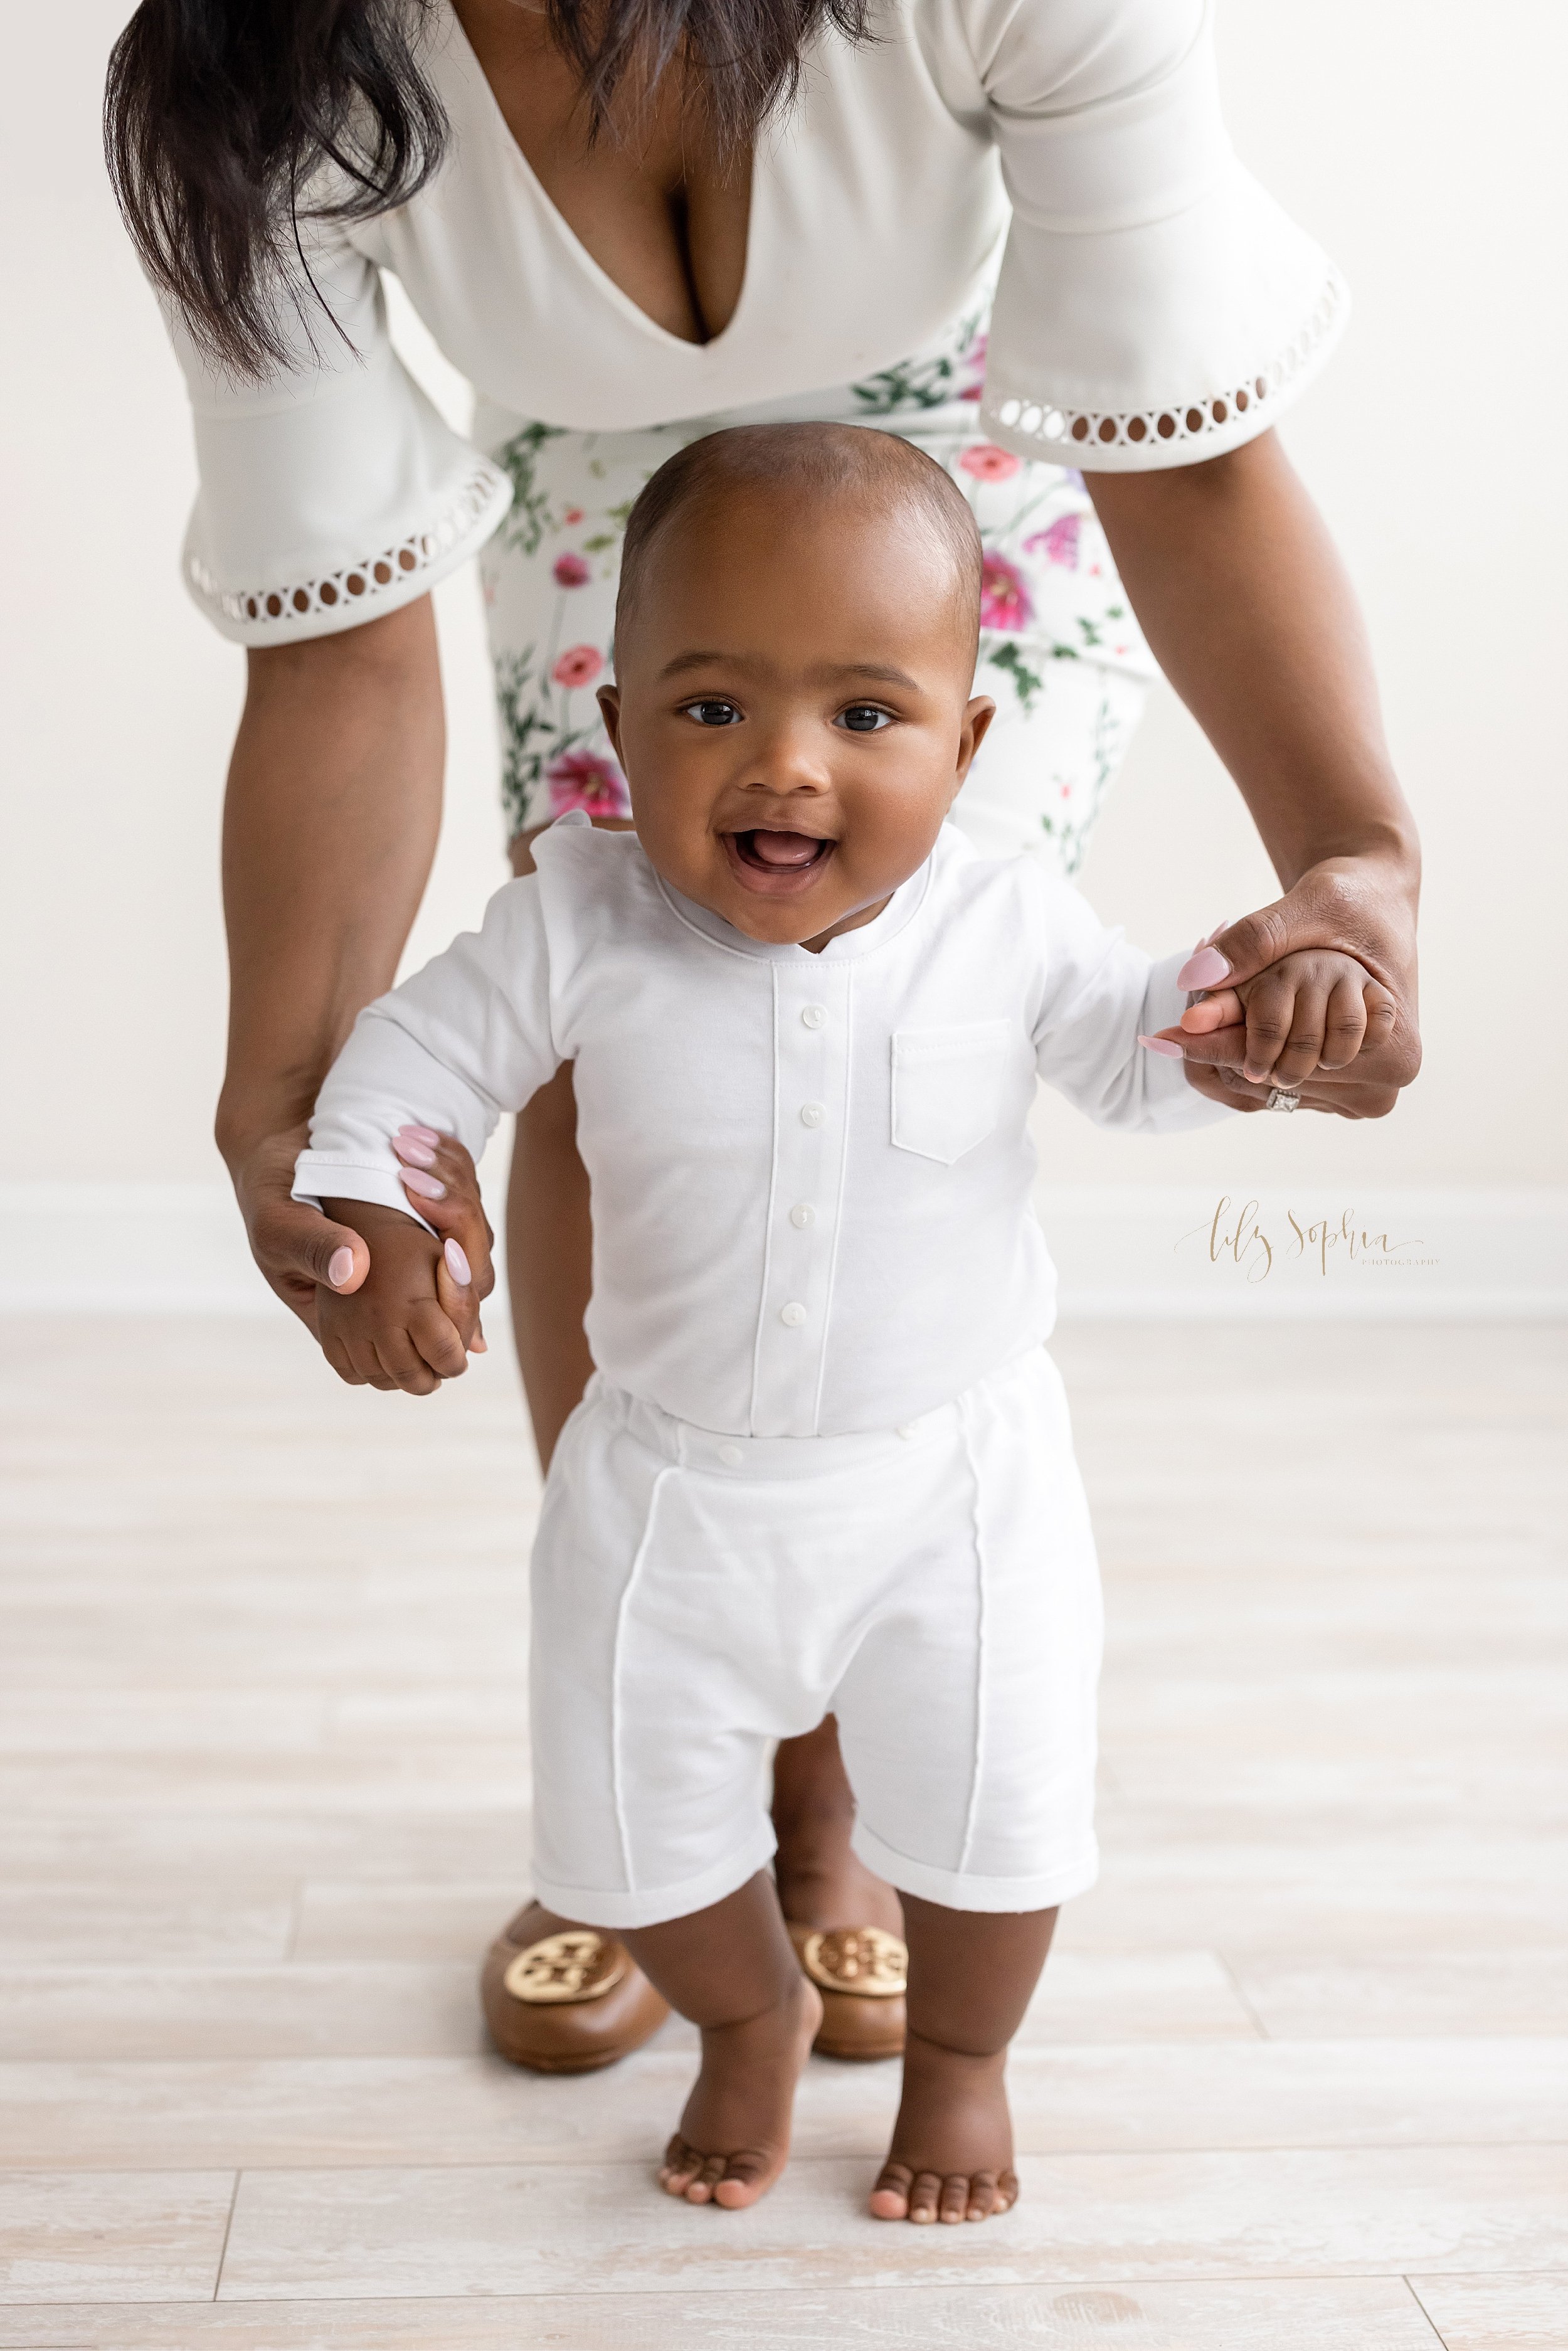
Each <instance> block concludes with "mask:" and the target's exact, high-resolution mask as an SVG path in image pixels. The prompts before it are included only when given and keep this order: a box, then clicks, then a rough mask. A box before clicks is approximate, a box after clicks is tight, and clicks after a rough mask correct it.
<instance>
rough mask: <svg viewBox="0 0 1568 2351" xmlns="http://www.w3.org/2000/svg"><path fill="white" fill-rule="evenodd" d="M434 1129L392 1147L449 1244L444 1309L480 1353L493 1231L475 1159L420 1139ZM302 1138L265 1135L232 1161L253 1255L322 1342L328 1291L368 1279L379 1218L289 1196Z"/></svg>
mask: <svg viewBox="0 0 1568 2351" xmlns="http://www.w3.org/2000/svg"><path fill="white" fill-rule="evenodd" d="M430 1131H431V1130H428V1129H425V1128H409V1129H407V1130H405V1132H404V1134H403V1135H402V1136H400V1137H398V1138H395V1147H396V1148H397V1150H398V1153H399V1156H400V1157H405V1159H406V1166H405V1173H404V1178H403V1180H404V1182H405V1184H407V1185H408V1186H409V1192H410V1201H409V1205H410V1207H412V1208H413V1209H414V1211H415V1212H416V1213H417V1214H418V1215H420V1216H422V1217H423V1218H424V1220H425V1222H426V1223H427V1224H429V1225H434V1228H435V1230H436V1233H437V1235H438V1237H439V1238H440V1239H441V1241H442V1242H443V1244H444V1248H443V1251H442V1264H441V1267H440V1269H439V1270H438V1273H437V1277H436V1289H437V1295H438V1297H439V1299H440V1303H441V1307H442V1311H444V1313H445V1314H446V1315H447V1316H448V1317H449V1319H450V1320H451V1322H453V1324H454V1325H455V1328H456V1330H457V1331H458V1332H459V1334H460V1335H461V1337H462V1340H463V1344H464V1346H465V1349H466V1350H467V1352H468V1353H472V1354H483V1353H484V1352H485V1336H484V1332H483V1330H482V1329H481V1327H480V1322H479V1304H480V1301H481V1300H482V1299H486V1298H488V1296H489V1294H490V1292H491V1290H493V1289H494V1288H495V1286H496V1272H495V1265H494V1262H493V1256H492V1251H493V1247H494V1235H493V1234H492V1232H491V1230H490V1224H489V1219H488V1218H487V1217H486V1214H485V1209H484V1204H483V1202H482V1201H481V1199H480V1197H479V1182H478V1177H477V1176H476V1174H475V1170H474V1162H473V1160H472V1159H471V1158H470V1157H469V1155H468V1153H467V1152H466V1151H465V1149H464V1147H463V1145H462V1144H460V1143H458V1142H455V1140H454V1138H453V1137H452V1136H451V1135H439V1136H437V1137H436V1140H435V1144H434V1146H432V1145H429V1144H426V1143H425V1141H424V1139H423V1138H424V1136H425V1135H426V1134H428V1133H429V1132H430ZM305 1143H306V1134H305V1130H304V1129H303V1128H300V1129H298V1130H297V1131H296V1132H294V1133H292V1134H277V1135H267V1136H266V1137H265V1138H264V1139H263V1140H262V1141H261V1142H260V1143H258V1144H256V1145H255V1146H254V1147H253V1148H252V1149H251V1150H249V1151H248V1152H246V1154H245V1155H243V1157H233V1158H231V1160H230V1172H231V1174H232V1175H233V1177H234V1186H235V1196H236V1197H237V1199H238V1201H239V1206H240V1213H241V1214H242V1215H243V1217H245V1222H246V1233H247V1234H248V1236H249V1238H250V1247H251V1254H252V1256H253V1257H254V1258H255V1259H256V1263H257V1265H258V1266H259V1267H260V1268H261V1270H262V1272H263V1273H264V1274H265V1275H266V1277H267V1281H268V1282H269V1284H270V1285H271V1287H272V1288H273V1290H276V1291H277V1295H278V1297H279V1298H281V1299H282V1301H283V1302H284V1304H285V1305H286V1306H287V1307H289V1308H290V1309H291V1310H292V1311H293V1312H294V1313H296V1314H298V1317H299V1320H300V1321H301V1322H303V1323H304V1324H305V1327H306V1329H307V1330H308V1331H309V1332H310V1333H311V1335H312V1336H313V1337H314V1338H316V1339H318V1340H319V1339H320V1337H321V1323H320V1317H319V1305H320V1301H321V1295H322V1293H323V1292H328V1293H331V1292H335V1293H336V1294H337V1295H338V1296H339V1297H340V1298H351V1297H352V1296H353V1295H354V1293H355V1292H356V1291H357V1290H361V1289H362V1288H363V1286H364V1283H365V1281H366V1280H367V1279H368V1278H369V1275H370V1270H371V1244H370V1241H369V1240H368V1239H367V1238H366V1233H367V1232H368V1230H369V1228H370V1225H371V1221H372V1219H371V1216H370V1214H369V1213H368V1212H367V1214H366V1216H365V1217H362V1218H361V1217H360V1215H359V1212H358V1210H357V1209H356V1208H355V1207H353V1206H352V1205H351V1204H349V1203H343V1204H340V1214H339V1215H338V1216H335V1217H328V1216H323V1215H322V1214H321V1212H320V1210H319V1209H318V1208H312V1207H308V1206H307V1204H306V1203H305V1202H304V1201H303V1200H296V1199H294V1198H292V1197H291V1196H290V1194H291V1190H292V1186H293V1183H294V1162H295V1160H296V1159H297V1158H298V1155H299V1153H300V1152H301V1151H303V1149H304V1148H305ZM410 1150H412V1151H413V1152H414V1153H419V1154H424V1156H423V1158H421V1159H420V1160H418V1161H417V1162H416V1161H415V1160H414V1159H413V1158H407V1153H408V1151H410ZM430 1184H434V1185H436V1186H439V1187H440V1188H439V1190H438V1191H437V1192H435V1193H431V1192H429V1191H428V1190H426V1189H424V1188H423V1186H428V1185H430ZM381 1213H382V1215H391V1214H392V1213H393V1212H392V1211H391V1210H383V1211H382V1212H381ZM350 1217H352V1219H353V1221H352V1222H350ZM361 1226H363V1228H364V1229H363V1230H361Z"/></svg>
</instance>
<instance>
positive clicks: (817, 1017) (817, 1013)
mask: <svg viewBox="0 0 1568 2351" xmlns="http://www.w3.org/2000/svg"><path fill="white" fill-rule="evenodd" d="M827 1017H828V1008H827V1006H826V1005H825V1004H808V1005H807V1006H805V1008H803V1010H802V1011H801V1014H800V1018H801V1019H802V1020H803V1021H804V1022H805V1024H806V1026H807V1028H808V1029H820V1028H821V1025H822V1023H823V1021H824V1020H825V1019H827Z"/></svg>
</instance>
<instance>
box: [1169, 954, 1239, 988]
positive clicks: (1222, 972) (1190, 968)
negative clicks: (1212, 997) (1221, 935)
mask: <svg viewBox="0 0 1568 2351" xmlns="http://www.w3.org/2000/svg"><path fill="white" fill-rule="evenodd" d="M1229 977H1230V966H1229V965H1228V963H1227V962H1226V960H1225V957H1224V956H1222V955H1221V954H1220V952H1219V950H1218V947H1199V948H1198V950H1197V954H1196V955H1190V956H1188V957H1187V959H1186V962H1185V963H1184V964H1183V966H1182V967H1181V969H1180V970H1179V971H1178V972H1177V974H1176V986H1177V987H1218V986H1219V983H1220V981H1221V980H1222V979H1228V978H1229Z"/></svg>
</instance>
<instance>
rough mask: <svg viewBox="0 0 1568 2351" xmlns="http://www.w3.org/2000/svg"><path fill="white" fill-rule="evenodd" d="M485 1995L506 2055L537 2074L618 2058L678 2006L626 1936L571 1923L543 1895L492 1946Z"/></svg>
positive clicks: (493, 2031) (493, 2033) (575, 2070)
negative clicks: (657, 1987)
mask: <svg viewBox="0 0 1568 2351" xmlns="http://www.w3.org/2000/svg"><path fill="white" fill-rule="evenodd" d="M479 1997H480V2000H481V2001H483V2003H484V2009H485V2022H486V2024H487V2025H488V2026H489V2028H490V2038H491V2040H492V2041H493V2042H494V2043H495V2044H496V2046H497V2049H498V2050H499V2051H500V2053H501V2054H502V2056H503V2057H506V2058H508V2059H509V2060H510V2061H511V2063H512V2064H514V2065H528V2066H530V2067H531V2068H532V2070H533V2071H534V2072H535V2073H536V2074H591V2073H593V2072H595V2071H596V2070H597V2069H598V2067H599V2066H601V2065H613V2064H614V2063H615V2061H616V2059H617V2058H618V2057H625V2056H627V2055H629V2054H630V2053H631V2052H632V2050H633V2049H640V2048H641V2047H642V2045H643V2042H644V2041H646V2040H647V2038H648V2036H649V2035H650V2033H653V2032H657V2031H658V2029H659V2027H660V2025H661V2024H663V2022H664V2019H665V2017H666V2016H668V2014H669V2012H670V2010H669V2003H668V2002H667V2001H664V1999H662V1998H661V1997H660V1995H659V1993H657V1992H656V1991H654V1990H653V1985H652V1984H651V1983H650V1982H649V1981H648V1979H647V1977H646V1976H645V1975H644V1974H643V1970H642V1969H641V1968H640V1967H639V1966H638V1965H637V1963H636V1961H635V1959H632V1954H631V1952H630V1951H629V1950H628V1949H626V1946H625V1944H624V1943H618V1942H617V1941H616V1940H615V1938H614V1937H613V1936H612V1935H601V1934H598V1933H596V1932H595V1930H594V1928H591V1927H564V1926H562V1924H561V1922H560V1921H559V1918H555V1917H552V1916H551V1914H550V1913H549V1911H548V1910H545V1909H542V1908H541V1907H540V1906H539V1904H538V1903H537V1902H530V1903H529V1904H528V1907H527V1909H526V1910H519V1911H518V1913H517V1917H515V1918H514V1919H513V1920H512V1921H511V1923H510V1925H509V1926H507V1927H504V1928H502V1929H501V1932H500V1933H499V1934H498V1935H497V1938H496V1939H495V1941H494V1942H493V1943H492V1944H491V1946H490V1948H489V1949H488V1950H487V1951H486V1954H485V1968H484V1972H483V1974H482V1975H481V1976H480V1979H479Z"/></svg>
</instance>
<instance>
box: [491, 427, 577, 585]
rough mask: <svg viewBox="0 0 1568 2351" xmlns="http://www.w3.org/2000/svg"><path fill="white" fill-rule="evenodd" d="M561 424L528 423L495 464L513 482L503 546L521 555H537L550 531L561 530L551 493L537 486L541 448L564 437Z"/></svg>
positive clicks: (503, 533) (509, 443)
mask: <svg viewBox="0 0 1568 2351" xmlns="http://www.w3.org/2000/svg"><path fill="white" fill-rule="evenodd" d="M565 430H566V428H565V427H564V425H560V424H525V425H524V426H523V429H522V431H521V432H520V433H515V434H513V435H512V438H511V439H510V440H509V441H508V442H507V444H506V446H505V447H504V448H501V449H497V452H496V463H497V465H499V466H500V467H501V468H502V470H503V471H504V472H505V473H506V475H507V478H508V480H509V481H510V483H511V485H512V507H511V512H510V513H509V514H508V515H507V519H506V522H505V523H504V525H503V526H502V545H503V546H504V547H506V548H507V549H513V550H515V551H516V552H517V554H519V555H537V554H538V551H539V543H540V541H541V540H542V538H544V535H545V533H546V531H547V530H559V528H560V525H559V522H558V521H557V519H556V517H555V516H554V515H553V514H552V512H551V511H550V502H549V492H548V491H547V490H543V489H541V488H540V487H539V486H538V455H539V451H540V450H541V449H542V448H543V447H544V445H545V443H546V442H547V441H559V440H561V439H563V438H564V436H565Z"/></svg>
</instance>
